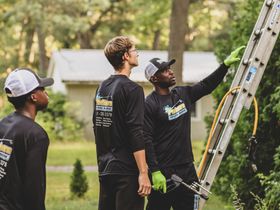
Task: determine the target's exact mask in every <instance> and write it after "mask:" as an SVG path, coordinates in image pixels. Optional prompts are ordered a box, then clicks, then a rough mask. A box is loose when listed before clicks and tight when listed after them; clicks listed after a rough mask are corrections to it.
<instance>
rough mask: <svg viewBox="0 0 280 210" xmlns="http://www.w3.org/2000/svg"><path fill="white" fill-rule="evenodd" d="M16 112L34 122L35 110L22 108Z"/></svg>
mask: <svg viewBox="0 0 280 210" xmlns="http://www.w3.org/2000/svg"><path fill="white" fill-rule="evenodd" d="M17 112H18V113H20V114H21V115H23V116H25V117H28V118H30V119H32V120H33V121H34V120H35V117H36V114H37V111H36V109H33V108H29V107H24V108H21V109H17Z"/></svg>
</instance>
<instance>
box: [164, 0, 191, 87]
mask: <svg viewBox="0 0 280 210" xmlns="http://www.w3.org/2000/svg"><path fill="white" fill-rule="evenodd" d="M189 5H190V0H173V1H172V11H171V17H170V33H169V49H168V58H169V59H172V58H174V59H176V63H175V64H174V65H173V71H174V73H175V75H176V79H177V83H178V84H182V82H183V80H182V70H183V53H184V50H185V35H186V31H187V16H188V9H189Z"/></svg>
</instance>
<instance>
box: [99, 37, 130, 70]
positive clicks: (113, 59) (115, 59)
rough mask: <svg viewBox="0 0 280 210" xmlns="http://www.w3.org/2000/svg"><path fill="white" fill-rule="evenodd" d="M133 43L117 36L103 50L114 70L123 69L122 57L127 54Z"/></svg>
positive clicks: (128, 39)
mask: <svg viewBox="0 0 280 210" xmlns="http://www.w3.org/2000/svg"><path fill="white" fill-rule="evenodd" d="M133 45H134V43H133V42H132V40H131V39H130V38H129V37H126V36H117V37H114V38H113V39H111V40H110V41H109V42H108V43H107V44H106V46H105V48H104V54H105V56H106V57H107V59H108V61H109V62H110V64H111V65H112V66H113V67H114V69H115V70H119V69H121V68H122V67H123V65H124V62H123V55H124V53H125V52H128V50H129V49H130V48H132V46H133Z"/></svg>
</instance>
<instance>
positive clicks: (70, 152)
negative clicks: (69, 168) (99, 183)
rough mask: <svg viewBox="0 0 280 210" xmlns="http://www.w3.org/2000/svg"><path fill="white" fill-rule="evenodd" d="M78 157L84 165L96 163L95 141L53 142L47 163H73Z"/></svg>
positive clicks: (62, 164) (63, 164) (61, 164)
mask: <svg viewBox="0 0 280 210" xmlns="http://www.w3.org/2000/svg"><path fill="white" fill-rule="evenodd" d="M77 158H79V159H80V160H81V161H82V163H83V165H84V166H88V165H96V153H95V143H94V142H92V141H82V142H62V143H51V144H50V147H49V151H48V160H47V165H50V166H65V165H73V164H74V162H75V161H76V159H77Z"/></svg>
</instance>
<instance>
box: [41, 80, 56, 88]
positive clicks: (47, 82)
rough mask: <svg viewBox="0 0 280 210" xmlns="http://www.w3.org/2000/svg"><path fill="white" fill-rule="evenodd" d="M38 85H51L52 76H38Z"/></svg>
mask: <svg viewBox="0 0 280 210" xmlns="http://www.w3.org/2000/svg"><path fill="white" fill-rule="evenodd" d="M39 83H40V84H39V87H48V86H51V85H53V83H54V80H53V78H40V82H39Z"/></svg>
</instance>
